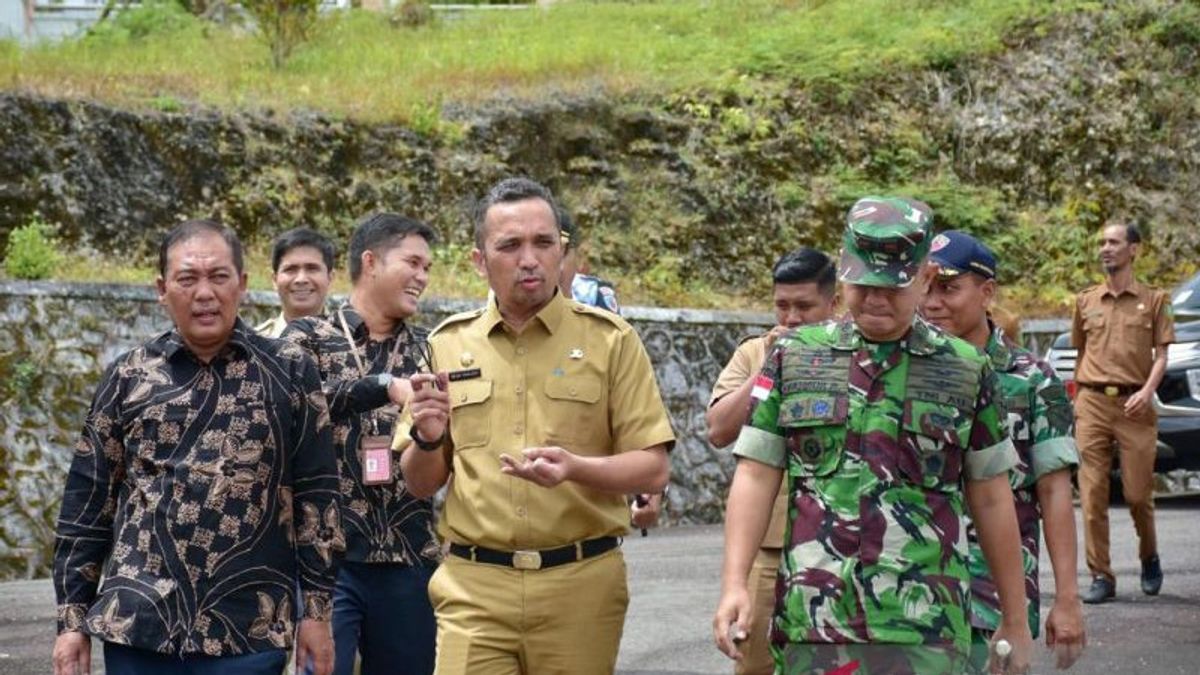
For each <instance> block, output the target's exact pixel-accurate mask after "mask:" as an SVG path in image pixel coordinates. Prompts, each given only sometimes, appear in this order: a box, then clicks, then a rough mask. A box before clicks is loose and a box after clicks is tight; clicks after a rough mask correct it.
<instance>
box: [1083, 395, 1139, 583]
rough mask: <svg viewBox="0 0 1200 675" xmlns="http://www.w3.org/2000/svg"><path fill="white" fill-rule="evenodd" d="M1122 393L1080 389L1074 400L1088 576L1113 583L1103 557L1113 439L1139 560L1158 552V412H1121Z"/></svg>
mask: <svg viewBox="0 0 1200 675" xmlns="http://www.w3.org/2000/svg"><path fill="white" fill-rule="evenodd" d="M1126 399H1127V397H1125V396H1106V395H1105V394H1104V393H1103V392H1100V391H1096V390H1094V389H1089V388H1087V387H1080V388H1079V394H1078V396H1077V397H1076V398H1075V443H1076V445H1078V446H1079V459H1080V463H1079V498H1080V502H1081V504H1082V507H1083V536H1084V543H1085V546H1084V548H1085V550H1086V552H1087V565H1088V569H1089V570H1091V573H1092V575H1093V576H1102V577H1105V578H1107V579H1108V580H1109V581H1112V582H1113V583H1116V576H1115V575H1114V574H1113V570H1112V563H1111V561H1110V560H1109V556H1108V548H1109V545H1108V497H1109V476H1110V474H1111V472H1112V461H1113V441H1116V442H1117V444H1118V446H1119V451H1120V453H1121V490H1122V492H1124V495H1125V503H1126V504H1128V505H1129V513H1130V515H1131V516H1133V526H1134V528H1135V529H1136V530H1137V536H1138V555H1139V556H1140V557H1141V559H1142V560H1145V559H1146V558H1149V557H1150V556H1152V555H1154V554H1155V553H1157V552H1158V541H1157V539H1156V537H1155V532H1154V455H1155V445H1156V441H1157V438H1158V428H1157V423H1158V416H1157V414H1156V413H1155V412H1154V411H1153V410H1152V411H1150V412H1149V413H1148V414H1147V415H1146V416H1144V417H1142V418H1140V419H1130V418H1128V417H1126V416H1125V412H1124V407H1125V401H1126Z"/></svg>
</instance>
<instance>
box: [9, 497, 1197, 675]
mask: <svg viewBox="0 0 1200 675" xmlns="http://www.w3.org/2000/svg"><path fill="white" fill-rule="evenodd" d="M1111 520H1112V523H1113V537H1112V539H1113V560H1114V563H1115V565H1116V571H1117V575H1118V580H1117V601H1116V602H1114V603H1110V604H1108V605H1102V606H1099V607H1087V606H1085V609H1084V611H1085V615H1086V618H1087V622H1088V631H1089V640H1090V644H1089V647H1088V650H1087V652H1086V653H1085V655H1084V657H1083V659H1081V660H1080V662H1079V663H1078V664H1077V665H1076V667H1075V668H1074V669H1073V672H1076V673H1104V674H1108V673H1122V674H1125V673H1138V674H1140V673H1145V674H1147V675H1149V674H1154V675H1163V674H1172V673H1178V674H1180V675H1192V674H1194V673H1197V672H1200V552H1198V551H1197V549H1198V543H1200V537H1198V536H1197V535H1200V498H1198V497H1194V496H1193V497H1188V498H1185V499H1175V500H1170V501H1166V500H1164V501H1160V502H1159V513H1158V524H1159V542H1160V548H1161V554H1162V558H1163V567H1164V570H1165V573H1166V582H1165V584H1164V585H1163V593H1162V595H1160V596H1158V597H1157V598H1148V597H1145V596H1143V595H1142V594H1141V592H1140V591H1139V590H1138V586H1137V574H1138V566H1137V560H1136V557H1137V556H1136V540H1135V539H1134V536H1133V526H1132V524H1131V523H1130V520H1129V516H1128V513H1127V512H1126V511H1125V510H1124V509H1123V508H1121V507H1114V508H1113V509H1112V512H1111ZM625 550H626V557H627V560H628V564H629V576H630V584H631V587H632V588H631V592H632V596H633V600H632V602H631V603H630V608H629V618H628V621H627V623H626V630H625V638H624V641H623V642H622V646H621V656H620V660H619V662H618V672H619V673H621V674H622V675H676V674H683V673H728V672H731V667H730V665H729V662H728V661H726V660H725V658H724V657H723V656H721V655H720V654H719V653H718V652H717V651H716V649H715V648H714V647H712V645H711V641H710V639H709V620H710V617H711V615H712V611H713V608H714V607H715V605H716V601H717V593H718V587H717V573H718V569H719V567H720V561H721V533H720V529H719V528H716V527H686V528H673V529H669V530H662V531H657V532H652V533H651V535H650V536H649V537H646V538H641V537H634V538H632V539H630V540H629V541H627V542H626V544H625ZM1080 556H1081V560H1082V550H1081V552H1080ZM1043 569H1044V570H1048V566H1047V564H1046V563H1045V561H1043ZM1042 583H1043V585H1044V588H1046V589H1048V590H1049V589H1052V588H1053V580H1052V577H1050V576H1048V575H1046V574H1044V575H1043V582H1042ZM53 601H54V598H53V591H52V589H51V588H50V584H49V583H48V582H46V581H27V582H13V583H7V584H0V674H3V675H8V674H12V675H34V674H39V675H40V674H42V673H46V672H48V669H47V666H48V658H49V654H50V648H51V645H52V644H53V640H54V635H53V625H54V607H53ZM1039 655H1040V660H1039V661H1038V662H1037V663H1036V664H1035V668H1034V672H1035V673H1048V672H1053V669H1052V665H1051V664H1050V661H1049V660H1048V659H1046V658H1045V657H1044V654H1042V653H1041V650H1039ZM93 672H95V673H99V672H102V669H101V668H100V667H98V664H97V667H96V668H95V669H94V670H93Z"/></svg>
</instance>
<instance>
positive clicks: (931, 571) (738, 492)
mask: <svg viewBox="0 0 1200 675" xmlns="http://www.w3.org/2000/svg"><path fill="white" fill-rule="evenodd" d="M931 221H932V213H931V211H930V209H929V207H928V206H926V205H924V204H921V203H920V202H916V201H912V200H908V199H900V198H887V197H866V198H863V199H861V200H859V201H858V202H857V203H856V204H855V205H854V207H853V208H851V210H850V213H849V215H848V218H847V229H846V232H845V236H844V239H843V251H842V258H841V262H840V265H839V279H840V280H841V281H842V282H843V283H844V286H843V288H842V294H843V297H844V298H845V302H846V305H847V307H848V308H849V309H850V316H848V317H846V318H844V319H842V320H841V321H840V322H827V323H824V324H818V325H814V326H805V327H802V328H799V329H797V330H796V331H795V332H793V333H790V334H788V335H786V336H784V337H782V338H780V339H779V340H778V342H777V343H776V346H775V348H774V349H773V351H772V352H771V354H770V355H769V356H768V358H767V362H766V365H765V366H764V369H763V372H762V374H760V375H759V378H758V386H756V388H755V391H754V392H753V395H752V399H753V404H752V405H753V408H752V411H751V416H750V420H749V423H748V424H747V425H746V426H745V427H744V428H743V429H742V432H741V434H740V435H739V437H738V440H737V444H736V446H735V448H734V454H735V455H737V456H738V458H739V461H738V466H737V470H736V472H735V474H734V479H733V485H732V486H731V488H730V494H729V503H728V506H727V511H726V522H725V562H724V566H723V569H722V593H721V601H720V604H719V606H718V608H717V612H716V615H715V616H714V618H713V633H714V638H715V639H716V642H717V646H718V647H719V648H720V649H721V650H722V651H723V652H724V653H725V654H727V655H729V656H731V657H733V658H739V657H740V652H739V650H738V647H737V641H738V640H739V639H744V636H745V632H744V629H743V627H742V626H743V624H744V621H745V618H746V616H747V611H748V608H749V604H750V601H749V597H748V592H747V588H746V573H747V571H748V570H749V567H750V563H751V561H752V559H753V557H754V553H755V550H756V549H757V548H758V545H759V542H760V540H761V539H762V536H763V533H764V531H765V529H766V525H767V518H768V515H769V513H770V507H771V499H772V497H773V496H774V491H775V488H776V486H777V485H778V484H779V481H780V477H781V475H783V474H786V476H787V481H788V482H787V484H788V487H789V492H790V496H791V499H790V504H789V506H788V519H789V521H790V522H789V524H788V528H787V533H786V535H785V537H784V546H785V548H784V555H783V560H782V562H781V566H780V571H779V581H778V585H777V598H776V608H775V623H774V626H773V633H772V641H773V643H774V650H773V651H774V654H775V661H776V672H777V673H785V674H788V675H791V674H793V673H833V672H839V671H840V672H849V671H846V670H844V668H845V667H851V666H850V665H849V664H850V663H853V662H855V661H857V662H858V664H857V665H858V670H857V671H856V672H858V673H870V674H876V673H947V672H961V671H962V670H963V668H964V667H965V662H966V654H967V652H968V649H969V645H970V627H969V624H968V617H967V606H968V596H969V590H970V587H969V582H970V576H969V573H968V570H967V544H966V537H965V535H964V533H963V528H962V518H963V515H964V513H965V507H966V505H967V503H969V504H970V506H971V510H972V512H973V513H977V514H979V518H978V520H977V526H978V529H979V533H980V541H981V543H982V545H983V547H984V550H985V552H986V553H987V557H988V560H989V561H991V562H992V563H993V564H992V569H993V570H994V573H995V574H994V576H995V578H996V580H997V582H998V585H999V590H1000V596H1001V601H1002V606H1003V608H1004V610H1005V611H1004V619H1003V621H1002V624H1001V627H1000V629H999V630H997V631H996V639H997V640H999V639H1005V640H1007V641H1008V642H1009V643H1010V644H1011V645H1012V646H1013V652H1012V654H1011V656H1010V658H1009V659H1008V662H1007V663H1006V664H1003V665H1004V666H1005V667H1003V668H1000V666H1001V664H999V663H997V664H995V665H996V666H997V668H998V672H1023V671H1024V670H1026V669H1027V668H1028V663H1029V652H1030V648H1031V642H1032V638H1031V637H1030V632H1029V626H1028V624H1027V622H1026V619H1025V608H1024V594H1023V593H1022V592H1021V586H1022V581H1023V579H1022V573H1021V557H1020V542H1019V536H1018V530H1017V523H1016V516H1015V513H1014V510H1013V506H1012V504H1013V501H1012V499H1013V498H1012V491H1011V490H1010V489H1009V486H1008V481H1007V472H1008V470H1009V469H1010V468H1012V467H1013V466H1015V464H1016V461H1017V458H1016V451H1015V450H1014V448H1013V445H1012V442H1011V441H1010V440H1009V438H1008V432H1007V429H1006V428H1005V425H1004V416H1003V413H1002V408H1001V407H1000V402H999V401H998V400H997V398H998V396H999V393H998V389H997V383H996V375H995V373H994V372H993V371H992V369H991V366H990V364H989V363H988V361H987V359H985V358H984V357H983V356H982V355H981V354H980V353H979V352H978V350H976V349H975V348H974V347H972V346H970V345H969V344H967V343H965V342H963V341H962V340H959V339H957V338H953V337H950V336H947V335H945V334H944V333H942V332H941V331H938V330H936V329H934V328H932V327H931V326H929V324H927V323H925V322H924V321H922V320H921V319H919V318H917V317H916V307H917V303H918V302H919V300H920V298H921V296H922V295H923V293H924V292H925V290H926V289H927V288H928V285H929V282H930V280H931V277H932V271H933V270H932V268H930V267H929V266H927V265H925V264H924V262H925V257H926V256H927V254H928V252H929V245H930V239H931V233H930V226H931ZM964 479H965V481H964ZM964 482H965V485H964ZM964 497H965V501H964Z"/></svg>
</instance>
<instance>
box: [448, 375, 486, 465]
mask: <svg viewBox="0 0 1200 675" xmlns="http://www.w3.org/2000/svg"><path fill="white" fill-rule="evenodd" d="M491 397H492V381H491V380H463V381H460V382H454V383H452V384H451V385H450V420H451V424H450V440H451V441H452V442H453V443H454V448H455V449H456V450H466V449H468V448H474V447H478V446H481V445H486V444H487V443H488V441H489V440H491V433H492V425H491V422H490V420H489V419H488V408H489V406H488V405H487V403H488V401H489V400H490V399H491Z"/></svg>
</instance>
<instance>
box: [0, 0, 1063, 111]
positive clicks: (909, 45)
mask: <svg viewBox="0 0 1200 675" xmlns="http://www.w3.org/2000/svg"><path fill="white" fill-rule="evenodd" d="M1073 4H1076V3H1046V2H1037V1H1034V0H1006V1H1005V2H996V1H995V0H954V1H944V2H930V1H928V0H833V1H823V0H808V1H804V0H790V1H789V0H740V1H737V2H734V1H721V2H716V1H700V0H676V1H663V2H639V3H616V2H570V1H565V2H560V3H558V4H555V5H553V6H552V7H551V8H549V9H538V8H530V9H525V10H516V11H489V12H479V13H477V14H472V15H469V16H466V17H464V18H461V19H457V20H444V19H443V20H439V21H435V22H434V23H433V24H431V25H428V26H424V27H421V28H417V29H405V28H396V27H393V26H391V25H390V24H389V23H388V22H387V20H386V17H384V16H381V15H376V14H371V13H366V12H335V13H332V14H330V15H328V16H327V17H325V18H324V19H322V21H321V22H320V24H319V27H318V31H317V34H316V37H315V39H314V40H313V41H312V42H311V43H310V44H308V45H306V46H304V47H302V48H301V49H300V50H299V51H298V52H297V53H296V55H295V56H294V58H293V59H292V60H291V61H290V62H289V63H288V64H287V65H286V66H285V68H284V69H283V70H282V71H275V70H273V69H272V68H271V67H270V64H269V57H268V53H267V49H266V47H265V46H264V44H263V43H262V42H261V41H259V40H258V39H257V38H256V37H254V36H253V35H252V34H249V33H247V32H246V30H245V29H229V28H221V27H217V26H213V25H211V24H208V25H206V24H202V23H201V22H199V21H198V20H195V19H193V18H191V17H190V16H188V15H185V14H182V13H181V12H180V11H178V10H172V9H169V8H168V7H166V6H161V5H160V6H158V7H157V8H151V9H149V10H140V11H141V12H142V14H139V15H130V16H127V17H123V18H119V19H118V20H116V21H114V22H112V24H111V25H107V26H103V27H101V29H100V30H98V31H97V32H96V34H95V35H92V36H89V37H85V38H81V39H75V40H68V41H65V42H62V43H58V44H47V45H40V46H37V47H33V48H28V49H20V48H18V47H16V46H15V45H14V44H12V43H6V44H4V45H3V46H2V47H0V87H5V88H9V89H22V90H26V91H34V92H38V93H42V94H45V95H49V96H65V97H82V98H92V99H96V100H101V101H107V102H110V103H114V104H119V105H126V106H128V105H133V106H149V107H160V108H171V107H172V106H177V105H179V103H180V102H183V101H195V102H200V103H204V104H210V105H216V106H220V107H226V108H237V107H269V108H277V109H284V110H286V109H292V108H310V109H317V110H322V111H326V112H330V113H333V114H339V115H346V116H350V117H354V118H359V119H368V120H403V121H407V122H409V123H410V124H414V125H416V126H428V127H434V128H436V125H437V124H438V116H437V111H438V108H439V104H442V103H446V102H463V103H477V102H480V101H483V100H486V99H489V98H493V97H496V96H502V95H514V96H529V95H535V94H537V93H539V92H542V91H546V90H553V91H565V92H572V91H583V90H588V91H593V90H596V89H600V90H604V91H607V92H610V93H622V92H629V91H644V92H650V93H658V92H664V90H666V91H671V90H680V89H687V88H690V87H695V86H703V85H707V84H712V83H713V82H715V81H720V80H721V79H723V78H732V77H738V76H741V75H747V74H748V75H769V76H776V77H783V78H787V79H789V80H799V81H812V80H826V81H830V80H832V81H846V82H849V81H853V80H854V79H857V78H860V77H864V76H870V75H874V74H878V73H879V72H882V71H885V70H887V69H889V68H896V67H919V66H924V65H930V64H933V65H936V64H939V63H953V62H954V61H955V60H956V59H957V58H959V57H960V56H962V55H964V54H974V53H980V52H986V51H988V50H991V49H994V48H996V47H998V46H999V44H1000V36H1001V35H1002V34H1003V31H1004V29H1005V28H1006V27H1007V26H1009V25H1011V23H1012V22H1013V21H1014V20H1017V19H1020V18H1022V17H1027V16H1030V15H1033V14H1039V13H1045V12H1050V11H1063V10H1064V9H1065V6H1066V5H1073ZM143 33H146V34H143Z"/></svg>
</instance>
